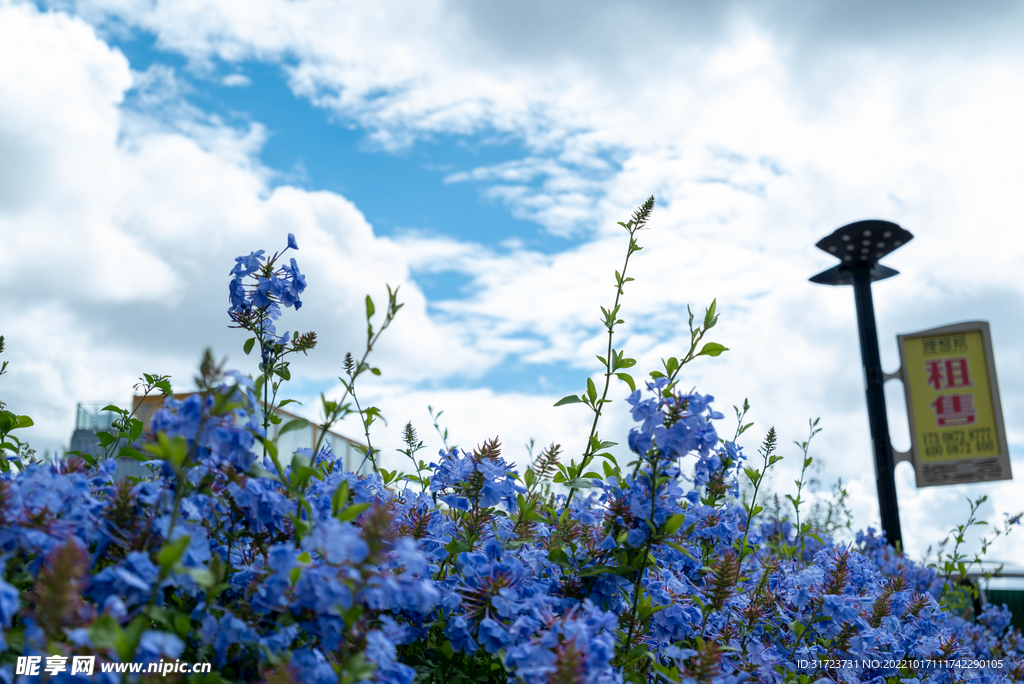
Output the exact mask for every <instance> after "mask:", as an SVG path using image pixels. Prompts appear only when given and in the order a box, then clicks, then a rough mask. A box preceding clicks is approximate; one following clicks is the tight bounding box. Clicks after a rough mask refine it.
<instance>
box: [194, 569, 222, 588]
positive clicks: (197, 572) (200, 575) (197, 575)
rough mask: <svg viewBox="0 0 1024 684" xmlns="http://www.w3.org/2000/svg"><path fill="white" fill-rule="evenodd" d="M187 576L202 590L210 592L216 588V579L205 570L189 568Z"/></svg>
mask: <svg viewBox="0 0 1024 684" xmlns="http://www.w3.org/2000/svg"><path fill="white" fill-rule="evenodd" d="M188 574H189V576H190V577H191V578H192V579H193V580H195V582H196V584H198V585H199V586H201V587H202V588H203V589H206V590H210V589H213V588H214V587H216V586H217V578H216V577H214V576H213V573H212V572H210V571H209V570H207V569H206V568H190V569H189V571H188Z"/></svg>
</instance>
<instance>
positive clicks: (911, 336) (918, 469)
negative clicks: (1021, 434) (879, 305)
mask: <svg viewBox="0 0 1024 684" xmlns="http://www.w3.org/2000/svg"><path fill="white" fill-rule="evenodd" d="M958 333H959V334H963V333H981V340H982V346H983V347H984V358H985V365H986V367H987V368H986V371H987V375H988V385H989V392H990V394H991V406H992V413H993V416H992V417H993V423H994V426H995V432H996V440H997V444H998V450H999V453H998V454H989V455H986V456H968V457H965V458H959V459H955V458H954V459H951V458H948V457H947V458H944V459H942V464H943V465H944V466H951V467H949V468H945V469H944V470H946V471H951V472H953V473H954V475H953V476H952V477H947V478H946V479H945V480H944V481H934V480H936V479H937V478H938V477H939V476H937V475H935V474H928V473H926V472H925V468H924V467H925V465H926V464H925V463H923V462H922V460H923V459H922V458H921V452H920V446H921V445H919V444H918V443H917V427H916V425H915V411H914V400H913V392H912V387H911V384H910V377H909V373H910V371H909V367H908V365H907V354H906V345H907V343H908V342H912V341H913V340H917V339H921V338H926V337H937V336H941V335H953V334H958ZM896 344H897V347H898V348H899V352H900V368H899V370H898V371H897V372H896V373H892V374H889V375H887V377H886V379H889V378H897V377H898V378H899V379H900V380H901V381H902V382H903V394H904V397H905V399H906V405H907V421H908V423H909V427H910V451H907V452H895V451H894V455H895V457H896V460H895V462H896V463H898V462H899V461H910V462H911V464H912V465H913V466H914V475H915V479H916V484H917V487H918V488H919V489H920V488H921V487H936V486H942V485H954V484H972V483H980V482H994V481H1000V480H1012V479H1013V472H1012V470H1011V469H1010V449H1009V444H1008V442H1007V439H1006V425H1005V422H1004V420H1003V407H1002V402H1001V401H1000V395H999V381H998V379H997V374H996V364H995V355H994V354H993V351H992V332H991V328H990V327H989V324H988V321H966V322H963V323H954V324H952V325H944V326H941V327H938V328H931V329H929V330H921V331H919V332H915V333H907V334H904V335H897V336H896ZM918 391H920V390H918ZM980 458H984V459H986V461H987V462H988V464H989V465H990V466H991V465H995V466H996V468H995V470H996V471H997V475H996V476H994V477H993V476H981V477H979V476H977V475H976V474H974V473H973V470H972V466H977V465H978V460H979V459H980ZM990 459H995V462H994V463H993V462H992V461H990ZM957 474H963V476H962V477H960V478H959V479H958V478H957Z"/></svg>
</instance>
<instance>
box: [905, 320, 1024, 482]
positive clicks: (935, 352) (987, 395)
mask: <svg viewBox="0 0 1024 684" xmlns="http://www.w3.org/2000/svg"><path fill="white" fill-rule="evenodd" d="M896 340H897V343H898V344H899V348H900V370H899V374H898V375H899V377H901V378H902V380H903V387H904V390H905V394H906V397H907V416H908V417H909V419H910V452H909V453H908V454H901V456H904V458H906V457H907V456H909V458H910V461H911V462H912V463H913V464H914V472H915V473H916V475H917V486H918V487H931V486H934V485H945V484H960V483H965V482H989V481H992V480H1009V479H1012V477H1013V475H1012V474H1011V472H1010V450H1009V448H1008V446H1007V443H1006V430H1005V428H1004V426H1003V411H1002V406H1001V405H1000V402H999V385H998V383H997V382H996V367H995V359H994V358H993V356H992V337H991V333H990V332H989V326H988V323H987V322H985V321H975V322H971V323H957V324H956V325H948V326H945V327H942V328H935V329H933V330H924V331H921V332H918V333H913V334H909V335H897V336H896ZM901 460H903V459H901Z"/></svg>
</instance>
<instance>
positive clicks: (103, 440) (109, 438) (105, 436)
mask: <svg viewBox="0 0 1024 684" xmlns="http://www.w3.org/2000/svg"><path fill="white" fill-rule="evenodd" d="M96 439H98V440H100V445H101V446H102V447H103V448H104V449H105V448H107V447H108V446H110V445H111V444H113V443H114V442H116V441H117V437H115V436H114V435H112V434H110V433H109V432H97V433H96Z"/></svg>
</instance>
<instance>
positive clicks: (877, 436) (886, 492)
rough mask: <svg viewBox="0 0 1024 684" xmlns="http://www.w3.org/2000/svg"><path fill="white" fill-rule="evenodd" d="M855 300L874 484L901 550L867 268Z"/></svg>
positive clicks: (885, 522)
mask: <svg viewBox="0 0 1024 684" xmlns="http://www.w3.org/2000/svg"><path fill="white" fill-rule="evenodd" d="M853 299H854V302H855V303H856V306H857V331H858V332H859V334H860V357H861V360H862V361H863V363H864V383H865V385H866V389H865V394H866V395H867V402H868V427H869V429H870V431H871V445H872V447H873V448H874V453H875V486H876V488H877V490H878V508H879V513H880V514H881V518H882V529H883V530H884V531H885V536H886V539H887V540H888V542H889V543H890V544H892V545H893V546H894V547H896V548H899V549H902V548H903V531H902V529H901V528H900V507H899V503H898V502H897V501H896V478H895V476H894V474H893V471H894V469H895V465H896V464H895V462H894V459H893V455H892V442H891V441H890V439H889V418H888V414H887V413H886V410H885V392H884V391H883V389H882V385H883V383H884V380H883V379H882V358H881V355H880V354H879V352H878V330H877V328H876V326H875V307H874V302H873V301H872V299H871V278H870V272H869V270H868V269H865V268H855V269H854V270H853Z"/></svg>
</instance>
